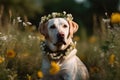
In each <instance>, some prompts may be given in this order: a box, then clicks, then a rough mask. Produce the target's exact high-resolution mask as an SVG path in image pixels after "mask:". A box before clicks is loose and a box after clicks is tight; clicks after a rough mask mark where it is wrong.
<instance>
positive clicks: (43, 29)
mask: <svg viewBox="0 0 120 80" xmlns="http://www.w3.org/2000/svg"><path fill="white" fill-rule="evenodd" d="M38 30H39V31H40V33H41V34H42V35H44V36H45V38H48V29H47V23H39V28H38Z"/></svg>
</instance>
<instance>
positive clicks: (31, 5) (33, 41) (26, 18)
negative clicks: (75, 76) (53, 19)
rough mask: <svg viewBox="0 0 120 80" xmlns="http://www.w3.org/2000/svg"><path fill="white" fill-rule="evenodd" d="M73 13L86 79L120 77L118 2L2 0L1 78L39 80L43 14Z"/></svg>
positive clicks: (76, 37)
mask: <svg viewBox="0 0 120 80" xmlns="http://www.w3.org/2000/svg"><path fill="white" fill-rule="evenodd" d="M63 11H66V12H67V13H71V14H72V15H73V18H74V19H73V21H75V22H76V23H78V25H79V30H78V31H77V33H76V34H75V35H74V38H73V40H74V41H77V45H76V48H77V49H78V53H77V56H78V57H79V58H80V59H81V60H82V61H83V63H84V64H85V65H86V67H87V69H88V71H89V74H90V80H120V0H0V80H40V79H41V78H42V77H44V74H42V72H41V70H40V68H41V65H40V63H41V58H42V57H41V54H40V53H41V49H40V42H41V41H43V40H44V37H43V36H42V35H41V34H40V33H39V31H38V26H39V22H40V20H41V17H42V16H44V15H48V14H50V13H52V12H63Z"/></svg>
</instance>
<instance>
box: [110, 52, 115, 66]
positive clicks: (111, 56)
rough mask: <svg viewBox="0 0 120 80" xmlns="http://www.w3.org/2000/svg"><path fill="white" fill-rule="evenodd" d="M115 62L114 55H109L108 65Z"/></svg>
mask: <svg viewBox="0 0 120 80" xmlns="http://www.w3.org/2000/svg"><path fill="white" fill-rule="evenodd" d="M114 62H115V55H114V54H111V55H110V57H109V64H110V65H113V64H114Z"/></svg>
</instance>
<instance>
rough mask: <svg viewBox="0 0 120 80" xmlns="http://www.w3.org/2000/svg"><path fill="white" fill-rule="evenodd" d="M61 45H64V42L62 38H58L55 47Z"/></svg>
mask: <svg viewBox="0 0 120 80" xmlns="http://www.w3.org/2000/svg"><path fill="white" fill-rule="evenodd" d="M63 44H64V45H66V42H65V40H64V38H58V39H57V42H56V43H54V45H55V46H61V45H63Z"/></svg>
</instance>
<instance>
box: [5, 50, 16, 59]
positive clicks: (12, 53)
mask: <svg viewBox="0 0 120 80" xmlns="http://www.w3.org/2000/svg"><path fill="white" fill-rule="evenodd" d="M6 55H7V57H8V58H14V57H15V56H16V53H15V51H14V50H7V53H6Z"/></svg>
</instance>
